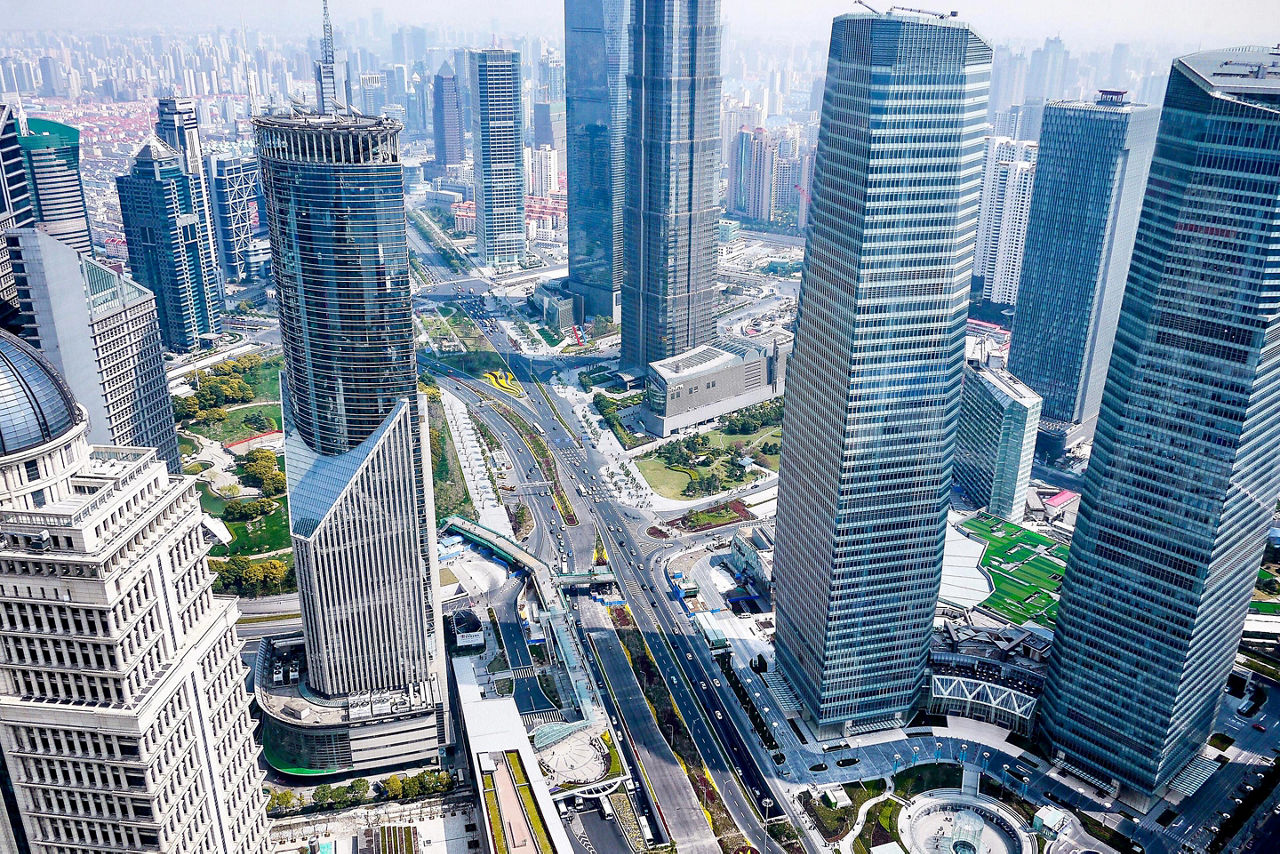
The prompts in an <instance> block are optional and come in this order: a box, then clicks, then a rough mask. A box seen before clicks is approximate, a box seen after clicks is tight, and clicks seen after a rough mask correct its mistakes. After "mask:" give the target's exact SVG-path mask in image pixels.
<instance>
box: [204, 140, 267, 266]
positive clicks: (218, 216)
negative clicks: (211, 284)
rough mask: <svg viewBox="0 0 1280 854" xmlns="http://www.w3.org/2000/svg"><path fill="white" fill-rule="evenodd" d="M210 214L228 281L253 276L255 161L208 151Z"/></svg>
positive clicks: (257, 214) (255, 213)
mask: <svg viewBox="0 0 1280 854" xmlns="http://www.w3.org/2000/svg"><path fill="white" fill-rule="evenodd" d="M205 172H206V175H207V177H208V180H209V214H210V216H211V217H212V223H213V234H214V238H215V243H216V244H217V247H218V266H219V267H220V268H221V270H222V275H223V278H225V279H226V280H227V281H228V282H240V281H243V280H245V279H248V278H252V277H253V275H254V274H255V272H256V271H255V270H254V269H253V267H254V265H253V255H254V233H255V229H256V225H257V220H258V216H259V211H258V194H259V184H258V161H256V160H254V159H253V158H252V157H238V156H235V155H231V154H210V155H209V157H208V160H207V163H206V168H205Z"/></svg>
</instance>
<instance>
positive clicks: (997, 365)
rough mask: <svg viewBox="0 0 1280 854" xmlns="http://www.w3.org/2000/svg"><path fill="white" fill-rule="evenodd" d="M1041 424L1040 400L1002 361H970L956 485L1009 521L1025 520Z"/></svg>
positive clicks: (958, 433)
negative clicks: (1037, 431)
mask: <svg viewBox="0 0 1280 854" xmlns="http://www.w3.org/2000/svg"><path fill="white" fill-rule="evenodd" d="M1039 424H1040V395H1038V394H1036V393H1035V392H1034V391H1032V390H1031V389H1030V388H1028V387H1027V386H1026V385H1025V384H1023V383H1022V382H1020V381H1019V380H1018V378H1017V377H1015V376H1014V375H1013V374H1011V373H1009V372H1008V371H1006V370H1005V369H1004V366H1003V365H1002V364H1001V360H1000V359H999V357H995V356H992V357H989V358H987V359H986V360H984V359H983V358H981V357H979V358H973V359H969V360H967V361H966V363H965V368H964V396H963V399H962V402H961V405H960V423H959V425H958V427H957V429H956V462H955V479H956V486H958V487H960V489H961V490H962V491H963V492H964V493H965V495H967V496H968V498H969V500H970V501H972V502H973V503H974V504H975V505H976V506H978V507H986V508H987V512H988V513H991V514H993V515H995V516H999V517H1000V518H1001V519H1004V520H1005V521H1006V522H1013V523H1015V524H1017V523H1018V522H1021V521H1022V517H1023V514H1024V513H1025V512H1026V508H1027V486H1028V485H1029V484H1030V483H1031V463H1032V460H1033V459H1034V458H1035V451H1036V428H1037V427H1038V426H1039Z"/></svg>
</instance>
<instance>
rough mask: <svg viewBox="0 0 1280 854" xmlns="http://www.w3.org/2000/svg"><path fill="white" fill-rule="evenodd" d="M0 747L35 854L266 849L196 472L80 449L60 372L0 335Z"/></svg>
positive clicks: (232, 638)
mask: <svg viewBox="0 0 1280 854" xmlns="http://www.w3.org/2000/svg"><path fill="white" fill-rule="evenodd" d="M0 388H3V389H4V396H5V400H6V411H5V421H4V426H3V428H0V473H2V474H3V479H0V483H2V484H3V486H0V523H2V524H3V528H4V537H3V539H2V540H0V569H2V570H3V575H4V579H5V581H4V583H3V591H2V595H3V596H4V600H5V606H4V611H3V616H2V617H0V639H2V640H3V643H0V662H2V663H3V666H4V674H5V675H4V679H3V680H0V749H2V750H3V752H4V758H5V765H6V766H7V768H8V772H9V776H10V778H11V781H12V784H13V791H14V795H15V797H16V800H17V806H18V809H19V811H20V813H21V815H22V825H23V827H22V830H23V832H24V834H25V836H26V838H27V841H28V843H29V844H30V846H31V851H32V852H35V853H36V854H53V852H70V851H77V852H78V851H86V852H87V851H156V852H180V851H228V852H234V853H235V854H262V852H265V851H266V850H267V816H266V811H265V806H266V804H265V798H264V797H263V794H262V784H263V775H262V773H261V772H260V771H259V770H258V767H257V750H256V749H255V747H254V744H253V720H252V719H251V718H250V717H249V703H248V698H247V697H246V696H245V693H244V687H243V686H244V680H245V675H246V674H245V672H244V666H243V665H242V664H241V663H240V654H239V653H240V641H239V639H238V638H237V637H236V629H235V621H236V617H237V611H236V605H235V602H234V600H232V599H230V598H227V597H221V596H217V597H215V596H214V595H212V592H211V588H212V585H213V580H214V577H213V573H211V572H210V571H209V569H208V566H207V565H206V563H205V555H206V554H207V553H208V547H207V546H206V545H205V543H204V539H203V537H202V536H201V533H200V518H201V511H200V500H199V494H198V493H197V492H196V488H195V479H194V478H186V477H182V476H180V475H172V474H170V473H169V472H167V471H166V470H165V467H164V463H163V462H162V461H161V460H160V459H159V458H157V456H156V452H155V451H154V450H152V449H151V448H141V447H114V446H109V447H102V446H95V445H90V444H89V441H88V438H87V436H86V435H85V431H86V429H87V424H86V414H85V411H84V409H83V408H81V407H79V406H77V405H76V401H75V400H74V398H73V397H72V396H71V392H70V391H69V390H68V389H67V387H66V386H65V385H64V384H63V383H62V381H61V379H60V378H59V377H58V375H57V373H56V371H55V370H54V369H53V367H52V366H50V365H49V364H48V363H47V362H46V361H44V359H43V358H41V357H40V356H39V354H37V353H36V352H35V351H34V350H32V349H31V348H30V347H29V346H28V345H26V344H24V343H23V342H21V341H20V340H19V339H17V338H15V337H13V336H11V335H9V334H7V333H3V332H0Z"/></svg>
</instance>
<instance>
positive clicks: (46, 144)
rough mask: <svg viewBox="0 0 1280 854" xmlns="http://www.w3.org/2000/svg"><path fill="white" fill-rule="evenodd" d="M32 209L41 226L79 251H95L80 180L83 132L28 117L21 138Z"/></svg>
mask: <svg viewBox="0 0 1280 854" xmlns="http://www.w3.org/2000/svg"><path fill="white" fill-rule="evenodd" d="M18 144H19V145H20V146H21V148H22V163H23V167H24V168H25V170H26V174H27V189H28V191H29V194H30V195H29V198H30V200H31V212H32V214H33V215H34V216H35V219H36V222H38V223H39V224H40V228H41V229H42V230H44V231H46V232H48V233H49V234H51V235H53V236H54V237H56V238H58V239H59V240H61V241H62V242H63V243H66V244H67V245H68V246H70V247H71V248H72V249H75V250H76V251H77V252H83V253H87V254H91V253H92V252H93V241H92V239H91V238H90V236H89V213H88V211H87V210H86V209H85V204H84V185H83V184H82V183H81V181H80V131H78V130H76V129H75V128H73V127H68V126H67V125H64V124H59V123H58V122H51V121H48V120H46V119H28V120H27V133H25V134H23V135H22V136H19V137H18Z"/></svg>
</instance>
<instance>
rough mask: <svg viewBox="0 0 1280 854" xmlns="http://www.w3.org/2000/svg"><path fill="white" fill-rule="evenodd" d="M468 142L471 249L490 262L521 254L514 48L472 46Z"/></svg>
mask: <svg viewBox="0 0 1280 854" xmlns="http://www.w3.org/2000/svg"><path fill="white" fill-rule="evenodd" d="M468 60H469V61H470V63H471V91H472V93H474V103H473V105H472V106H473V109H472V132H471V148H472V152H473V153H474V162H475V188H476V254H477V255H479V256H480V261H481V263H482V264H485V265H487V266H490V267H513V266H515V265H517V264H519V263H520V262H521V261H523V260H524V253H525V230H524V192H525V190H524V106H523V104H522V103H521V99H520V54H519V53H517V52H515V51H513V50H499V49H497V48H494V49H490V50H473V51H470V52H469V53H468Z"/></svg>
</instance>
